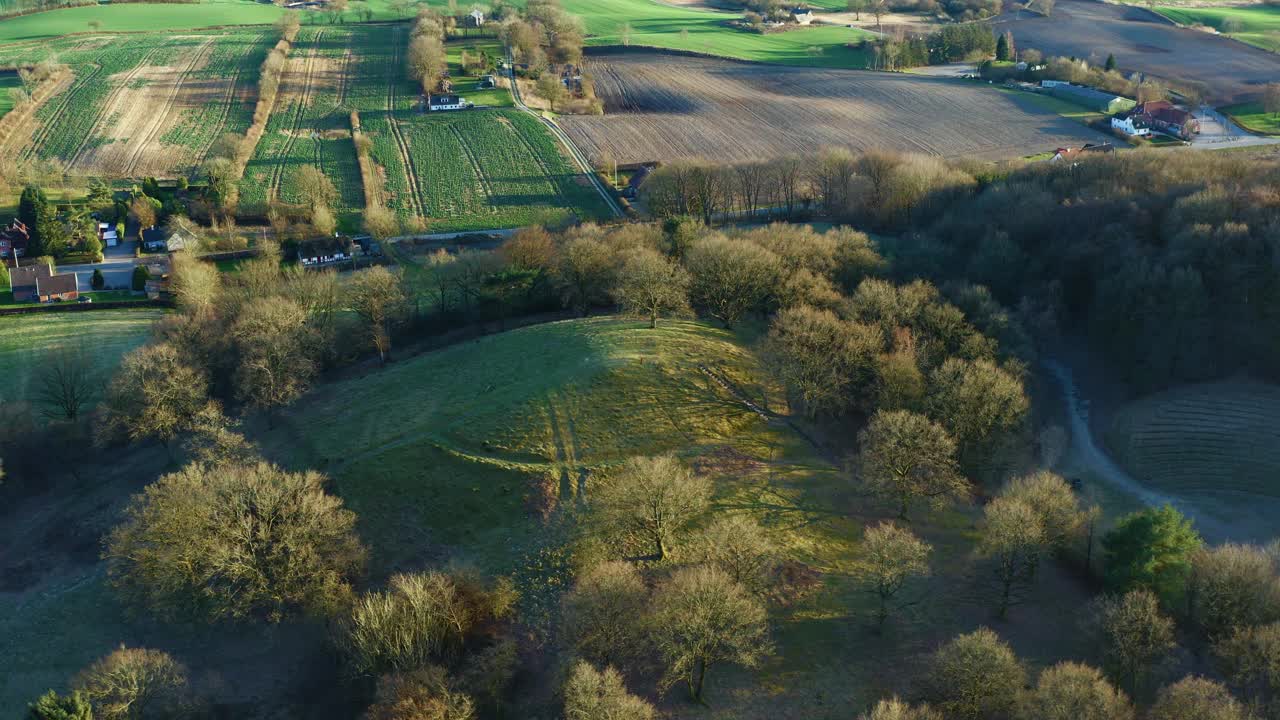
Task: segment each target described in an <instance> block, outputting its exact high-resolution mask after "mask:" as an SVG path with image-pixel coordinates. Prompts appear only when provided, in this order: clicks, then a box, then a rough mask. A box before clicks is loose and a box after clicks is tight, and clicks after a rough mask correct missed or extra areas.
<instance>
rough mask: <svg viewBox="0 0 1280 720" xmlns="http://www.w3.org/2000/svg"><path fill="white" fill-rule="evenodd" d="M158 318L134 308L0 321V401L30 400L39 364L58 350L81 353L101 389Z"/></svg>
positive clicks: (153, 311) (11, 317)
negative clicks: (71, 349) (64, 348)
mask: <svg viewBox="0 0 1280 720" xmlns="http://www.w3.org/2000/svg"><path fill="white" fill-rule="evenodd" d="M163 314H164V311H163V310H156V309H153V308H136V309H128V310H93V311H89V312H57V313H55V312H45V313H31V314H27V315H8V316H4V317H0V377H2V378H4V381H3V382H0V402H14V401H25V400H31V399H32V397H33V394H34V392H35V384H36V383H37V374H36V373H37V371H38V370H39V368H40V364H41V362H42V360H43V359H44V357H45V355H46V353H48V352H49V351H51V350H53V349H55V348H58V347H73V348H77V349H81V348H82V349H83V350H84V351H85V355H86V356H88V357H89V358H90V359H92V360H93V362H94V365H95V367H94V371H95V373H96V374H97V375H98V376H99V377H100V379H101V382H102V384H104V385H105V384H106V382H107V380H108V379H109V378H110V375H111V372H112V371H114V370H115V368H116V366H117V365H118V364H119V363H120V358H121V357H122V356H123V355H124V354H125V353H127V352H129V351H130V350H133V349H134V348H136V347H138V346H140V345H142V344H143V343H144V342H146V341H147V339H148V338H149V337H150V335H151V325H152V323H154V322H155V321H156V320H158V319H159V318H160V317H161V316H162V315H163Z"/></svg>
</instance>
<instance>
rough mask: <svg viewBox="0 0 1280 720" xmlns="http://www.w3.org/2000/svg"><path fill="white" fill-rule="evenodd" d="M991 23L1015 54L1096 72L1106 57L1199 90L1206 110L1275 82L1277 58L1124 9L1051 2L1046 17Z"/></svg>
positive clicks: (1084, 0)
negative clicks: (1069, 60)
mask: <svg viewBox="0 0 1280 720" xmlns="http://www.w3.org/2000/svg"><path fill="white" fill-rule="evenodd" d="M993 22H994V26H995V28H996V29H997V30H1000V31H1003V30H1012V31H1013V38H1014V42H1015V43H1016V45H1017V47H1018V48H1019V49H1022V50H1026V49H1029V48H1035V49H1036V50H1039V51H1041V52H1043V53H1044V54H1045V55H1046V56H1053V55H1060V56H1063V57H1070V56H1075V57H1079V58H1086V59H1089V60H1090V61H1092V62H1094V63H1095V64H1098V65H1101V64H1102V63H1103V62H1105V61H1106V59H1107V55H1108V54H1112V53H1114V54H1115V56H1116V63H1117V65H1118V66H1119V68H1120V70H1122V71H1124V72H1126V73H1129V72H1134V71H1137V72H1141V73H1145V74H1148V75H1154V76H1157V77H1160V78H1165V79H1167V80H1194V81H1198V82H1201V83H1204V85H1205V88H1206V91H1207V95H1208V98H1207V99H1208V100H1209V101H1210V102H1211V103H1212V104H1214V105H1226V104H1230V103H1233V102H1238V101H1240V100H1243V99H1246V98H1249V97H1252V96H1256V95H1260V94H1261V93H1262V89H1263V86H1264V85H1266V84H1267V83H1268V82H1275V81H1276V80H1277V79H1280V55H1277V54H1276V53H1269V52H1267V51H1265V50H1259V49H1258V48H1254V47H1250V46H1248V45H1245V44H1244V43H1241V42H1238V41H1235V40H1231V39H1229V38H1226V37H1222V36H1219V35H1213V34H1210V33H1207V32H1201V31H1198V30H1191V29H1188V28H1180V27H1178V26H1176V25H1174V24H1173V23H1171V22H1169V21H1168V20H1167V19H1166V18H1164V17H1162V16H1160V15H1158V14H1156V13H1154V12H1151V11H1150V10H1147V9H1146V8H1141V7H1135V6H1132V5H1113V4H1109V3H1102V2H1097V1H1096V0H1058V2H1057V4H1056V5H1055V7H1054V10H1053V16H1052V17H1048V18H1046V17H1042V16H1040V15H1038V14H1036V13H1034V12H1027V11H1022V12H1018V13H1005V14H1004V15H1001V16H999V17H998V18H996V19H995V20H994V21H993Z"/></svg>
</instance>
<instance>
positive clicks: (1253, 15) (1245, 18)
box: [1156, 5, 1280, 52]
mask: <svg viewBox="0 0 1280 720" xmlns="http://www.w3.org/2000/svg"><path fill="white" fill-rule="evenodd" d="M1156 12H1158V13H1160V14H1161V15H1163V16H1165V17H1167V18H1169V19H1170V20H1172V21H1174V22H1176V23H1178V24H1179V25H1205V26H1207V27H1211V28H1214V29H1215V30H1217V31H1218V32H1220V33H1224V34H1225V35H1227V36H1229V37H1232V38H1235V39H1236V40H1239V41H1241V42H1245V43H1248V44H1250V45H1253V46H1255V47H1260V48H1262V49H1263V50H1270V51H1272V52H1280V7H1275V6H1270V5H1250V6H1247V7H1169V6H1161V7H1157V8H1156Z"/></svg>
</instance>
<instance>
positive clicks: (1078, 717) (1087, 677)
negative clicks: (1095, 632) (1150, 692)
mask: <svg viewBox="0 0 1280 720" xmlns="http://www.w3.org/2000/svg"><path fill="white" fill-rule="evenodd" d="M1133 716H1134V713H1133V705H1132V704H1131V703H1130V702H1129V698H1128V697H1127V696H1126V695H1125V694H1124V693H1123V692H1121V691H1119V690H1117V689H1115V687H1113V686H1112V685H1111V683H1109V682H1107V679H1106V678H1104V677H1103V676H1102V673H1101V672H1099V671H1098V670H1097V669H1096V668H1092V667H1089V666H1088V665H1082V664H1080V663H1074V662H1060V663H1058V664H1057V665H1054V666H1053V667H1051V668H1048V669H1046V670H1045V671H1044V672H1042V673H1040V678H1039V680H1038V681H1037V683H1036V688H1035V692H1033V693H1032V694H1031V696H1030V697H1029V698H1028V701H1027V703H1026V706H1025V707H1024V709H1023V717H1025V718H1026V720H1133Z"/></svg>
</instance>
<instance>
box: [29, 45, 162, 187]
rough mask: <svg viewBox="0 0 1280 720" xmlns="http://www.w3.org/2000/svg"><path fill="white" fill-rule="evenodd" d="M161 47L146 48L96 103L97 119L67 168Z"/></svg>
mask: <svg viewBox="0 0 1280 720" xmlns="http://www.w3.org/2000/svg"><path fill="white" fill-rule="evenodd" d="M162 47H164V45H156V46H155V47H153V48H151V49H150V50H148V51H147V52H146V54H145V55H143V56H142V58H141V59H139V60H138V62H137V64H135V65H134V66H133V68H132V69H130V70H129V72H127V73H125V76H124V77H123V78H121V79H120V82H118V83H116V85H115V87H113V88H111V92H110V93H109V94H108V95H107V97H106V99H105V100H103V101H102V102H101V103H100V104H99V105H98V107H99V108H100V109H99V110H98V119H97V120H95V121H94V123H93V126H92V127H91V128H90V129H89V132H87V133H85V134H84V137H83V138H81V139H80V144H79V145H78V146H77V147H76V151H75V152H74V153H72V154H71V159H70V160H68V161H67V167H68V168H72V167H75V166H76V165H77V164H78V163H79V162H80V160H81V159H82V156H83V155H84V153H85V151H86V150H88V149H89V141H90V140H92V139H94V138H96V137H98V136H99V135H100V134H101V132H100V131H101V128H102V125H103V123H105V122H108V121H110V119H111V117H110V116H109V115H107V113H108V112H109V111H110V110H111V108H113V107H115V106H116V101H117V100H119V99H120V94H121V93H123V92H124V91H125V89H126V88H128V87H129V85H130V84H131V83H133V81H134V80H136V79H137V78H138V75H139V74H140V73H141V72H142V70H143V68H148V67H151V58H152V57H154V56H155V54H156V53H157V52H159V51H160V48H162ZM51 124H52V123H51Z"/></svg>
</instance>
